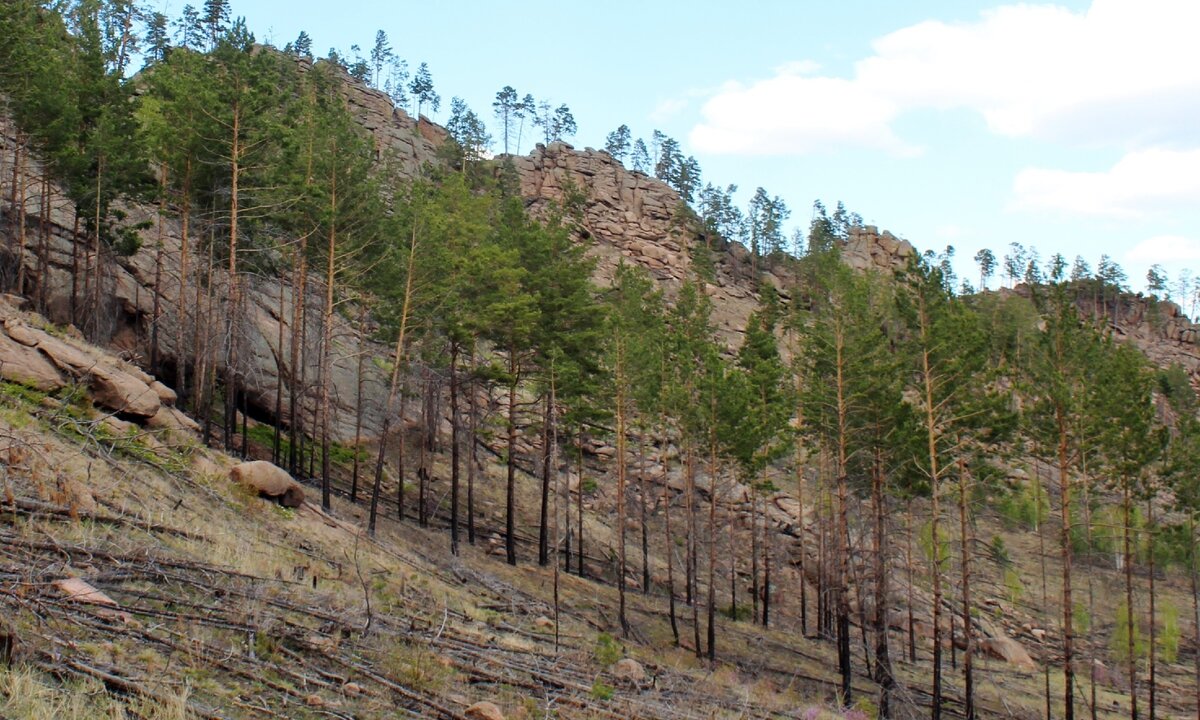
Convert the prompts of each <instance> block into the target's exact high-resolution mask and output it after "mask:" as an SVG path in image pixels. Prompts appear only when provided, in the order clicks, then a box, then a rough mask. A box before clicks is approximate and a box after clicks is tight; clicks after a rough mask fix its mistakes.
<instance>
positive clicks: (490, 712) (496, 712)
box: [463, 700, 504, 720]
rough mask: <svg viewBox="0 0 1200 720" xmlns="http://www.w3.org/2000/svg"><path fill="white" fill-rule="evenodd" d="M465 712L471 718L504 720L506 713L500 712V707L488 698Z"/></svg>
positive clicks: (474, 719) (472, 719)
mask: <svg viewBox="0 0 1200 720" xmlns="http://www.w3.org/2000/svg"><path fill="white" fill-rule="evenodd" d="M463 714H464V715H466V716H467V717H469V718H471V720H504V713H502V712H500V708H499V707H497V706H496V704H495V703H490V702H488V701H486V700H483V701H481V702H477V703H475V704H474V705H472V706H471V707H469V708H467V711H466V712H465V713H463Z"/></svg>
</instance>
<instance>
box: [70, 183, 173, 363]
mask: <svg viewBox="0 0 1200 720" xmlns="http://www.w3.org/2000/svg"><path fill="white" fill-rule="evenodd" d="M74 214H75V222H74V225H73V227H72V228H71V324H72V325H74V326H76V327H78V326H79V207H78V206H76V207H75V213H74ZM181 362H182V359H181Z"/></svg>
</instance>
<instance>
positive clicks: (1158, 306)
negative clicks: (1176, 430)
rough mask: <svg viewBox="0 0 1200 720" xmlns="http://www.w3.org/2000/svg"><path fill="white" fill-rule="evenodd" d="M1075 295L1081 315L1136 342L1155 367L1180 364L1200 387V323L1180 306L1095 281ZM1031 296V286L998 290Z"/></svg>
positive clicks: (1115, 335)
mask: <svg viewBox="0 0 1200 720" xmlns="http://www.w3.org/2000/svg"><path fill="white" fill-rule="evenodd" d="M1068 290H1069V292H1071V293H1072V294H1073V297H1074V300H1075V305H1076V307H1077V308H1078V310H1079V314H1080V315H1081V316H1083V317H1085V318H1092V319H1093V320H1095V321H1096V322H1097V323H1098V324H1099V325H1102V326H1106V327H1107V330H1108V331H1109V332H1111V334H1112V337H1113V338H1114V339H1115V340H1117V341H1119V342H1128V343H1132V344H1133V346H1134V347H1136V348H1137V349H1139V350H1141V351H1142V353H1143V354H1144V355H1145V356H1146V357H1147V359H1149V360H1150V363H1151V364H1152V365H1154V366H1157V367H1161V368H1166V367H1170V366H1172V365H1179V366H1180V367H1182V368H1183V369H1184V370H1185V371H1187V373H1188V374H1189V375H1190V376H1191V378H1192V382H1193V384H1194V385H1196V386H1197V387H1200V324H1197V323H1195V322H1193V321H1192V320H1191V319H1190V318H1188V316H1187V315H1185V314H1184V313H1183V310H1182V308H1180V307H1179V305H1177V304H1175V303H1173V302H1171V301H1169V300H1159V299H1157V298H1154V297H1145V296H1143V295H1142V294H1141V293H1138V294H1136V295H1134V294H1131V293H1115V292H1113V290H1112V289H1111V288H1110V289H1107V290H1102V289H1101V288H1099V287H1098V286H1096V285H1094V284H1093V283H1092V281H1088V282H1086V283H1080V284H1078V285H1075V286H1073V287H1071V288H1069V289H1068ZM998 292H999V293H1000V294H1001V295H1002V296H1003V295H1004V294H1015V295H1019V296H1021V297H1026V298H1028V297H1030V296H1031V294H1032V293H1031V291H1030V288H1029V286H1028V285H1024V284H1021V285H1018V286H1017V287H1016V288H1015V289H1012V290H1000V291H998Z"/></svg>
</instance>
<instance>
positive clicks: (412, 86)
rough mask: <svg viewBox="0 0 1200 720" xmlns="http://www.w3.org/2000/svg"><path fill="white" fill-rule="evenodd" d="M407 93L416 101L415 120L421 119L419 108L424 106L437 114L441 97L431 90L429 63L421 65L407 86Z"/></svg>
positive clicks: (431, 80) (431, 76)
mask: <svg viewBox="0 0 1200 720" xmlns="http://www.w3.org/2000/svg"><path fill="white" fill-rule="evenodd" d="M408 91H409V93H411V94H412V96H413V98H414V99H415V100H416V101H417V118H418V119H419V118H420V117H421V108H422V107H423V106H425V105H428V106H429V107H431V108H433V112H437V111H438V108H439V107H440V106H441V104H442V99H441V96H439V95H438V94H437V92H436V91H435V90H434V89H433V74H432V73H431V72H429V63H421V65H420V67H418V68H417V73H416V74H415V75H413V78H412V80H411V81H410V82H409V84H408Z"/></svg>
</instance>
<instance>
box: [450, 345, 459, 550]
mask: <svg viewBox="0 0 1200 720" xmlns="http://www.w3.org/2000/svg"><path fill="white" fill-rule="evenodd" d="M458 353H459V348H458V343H456V342H453V341H452V342H451V343H450V552H451V553H452V554H454V555H457V554H458V466H459V447H458V445H459V443H458V440H459V429H458V426H459V424H460V418H459V416H458Z"/></svg>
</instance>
